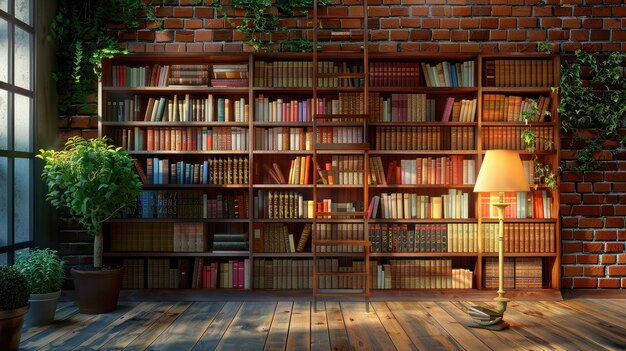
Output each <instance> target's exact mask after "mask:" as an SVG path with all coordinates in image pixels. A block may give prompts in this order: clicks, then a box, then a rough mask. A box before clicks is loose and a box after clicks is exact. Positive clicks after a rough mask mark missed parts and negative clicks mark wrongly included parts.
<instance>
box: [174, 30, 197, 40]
mask: <svg viewBox="0 0 626 351" xmlns="http://www.w3.org/2000/svg"><path fill="white" fill-rule="evenodd" d="M176 41H177V42H187V43H190V42H193V41H194V40H193V31H189V30H185V31H183V30H178V31H176Z"/></svg>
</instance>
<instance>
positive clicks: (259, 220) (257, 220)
mask: <svg viewBox="0 0 626 351" xmlns="http://www.w3.org/2000/svg"><path fill="white" fill-rule="evenodd" d="M253 221H254V223H282V222H289V223H312V222H313V218H255V219H253Z"/></svg>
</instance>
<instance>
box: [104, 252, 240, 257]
mask: <svg viewBox="0 0 626 351" xmlns="http://www.w3.org/2000/svg"><path fill="white" fill-rule="evenodd" d="M104 256H107V257H230V256H236V257H249V256H250V253H249V252H246V251H224V252H171V251H169V252H105V253H104Z"/></svg>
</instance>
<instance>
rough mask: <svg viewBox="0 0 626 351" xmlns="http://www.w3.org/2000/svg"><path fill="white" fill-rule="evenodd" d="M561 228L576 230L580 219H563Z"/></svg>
mask: <svg viewBox="0 0 626 351" xmlns="http://www.w3.org/2000/svg"><path fill="white" fill-rule="evenodd" d="M561 226H563V228H574V227H577V226H578V218H576V217H574V218H563V219H562V220H561Z"/></svg>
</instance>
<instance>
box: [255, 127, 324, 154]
mask: <svg viewBox="0 0 626 351" xmlns="http://www.w3.org/2000/svg"><path fill="white" fill-rule="evenodd" d="M312 140H313V128H311V127H308V128H292V127H272V128H255V129H254V149H255V150H276V151H283V150H311V142H312Z"/></svg>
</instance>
